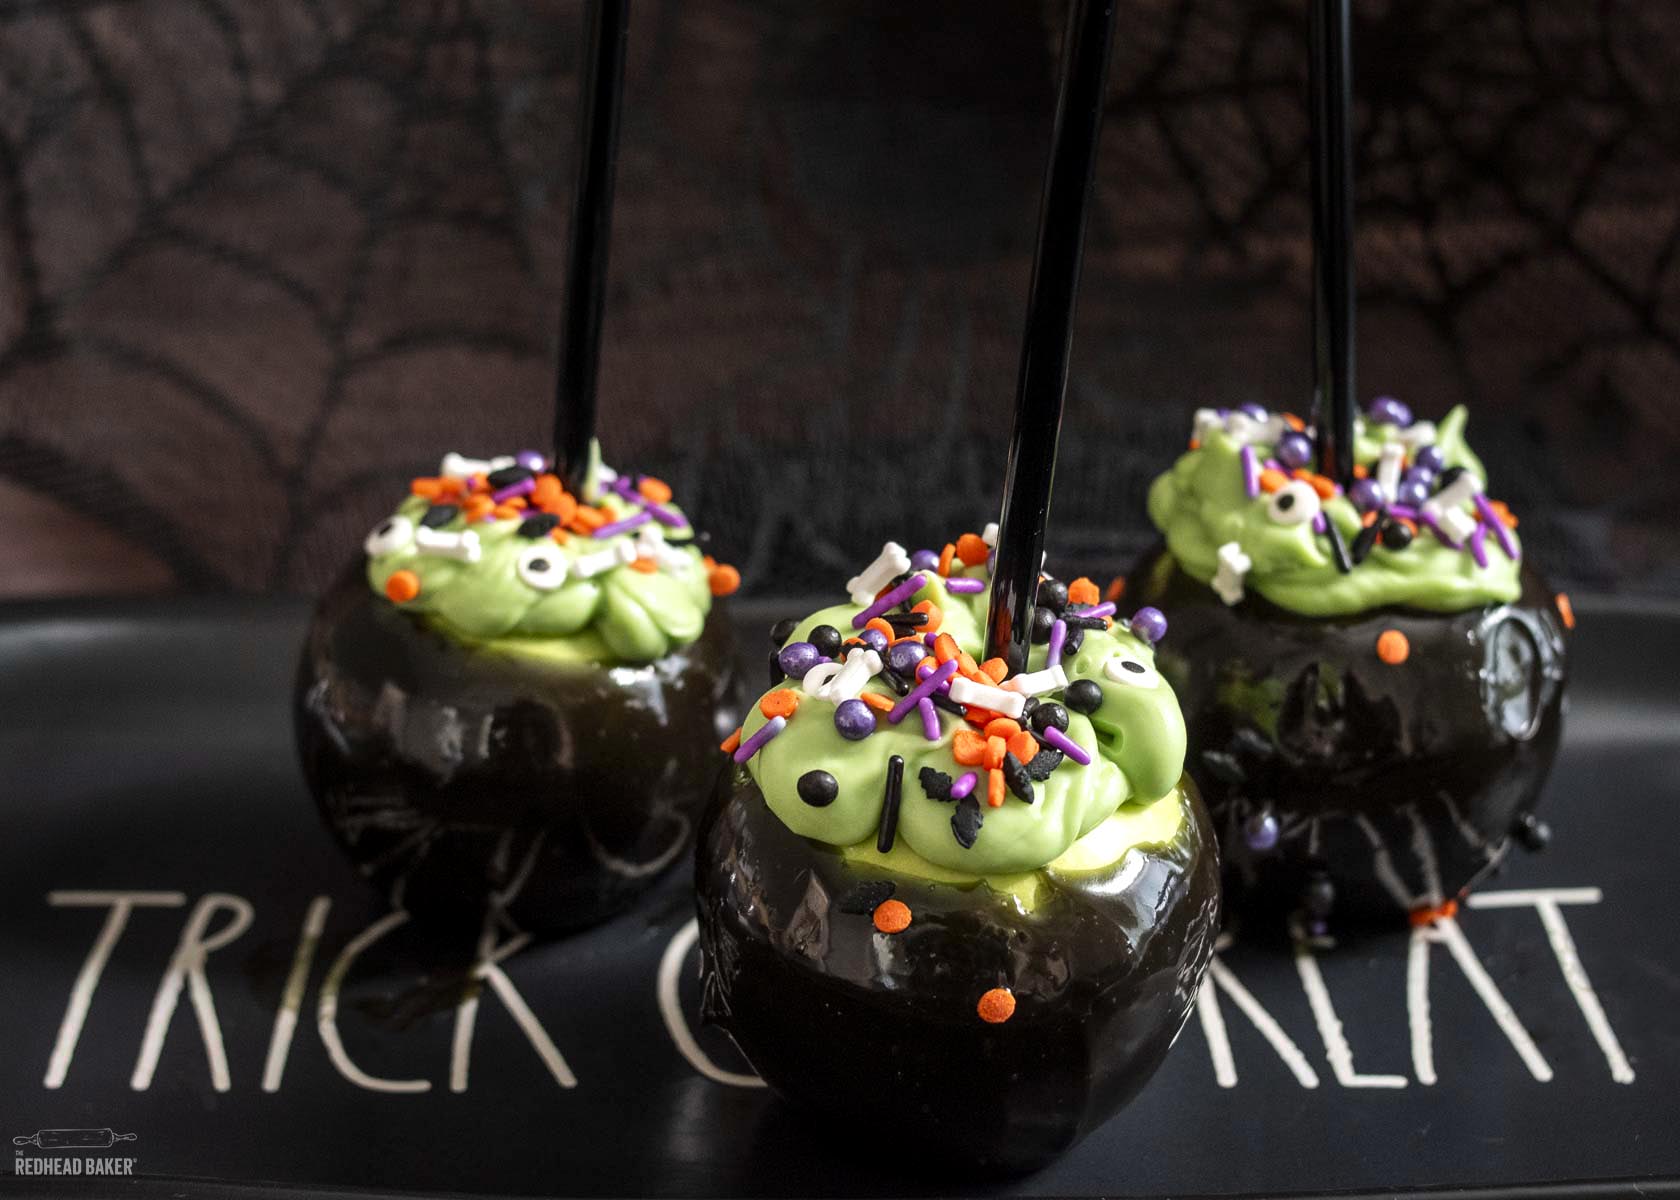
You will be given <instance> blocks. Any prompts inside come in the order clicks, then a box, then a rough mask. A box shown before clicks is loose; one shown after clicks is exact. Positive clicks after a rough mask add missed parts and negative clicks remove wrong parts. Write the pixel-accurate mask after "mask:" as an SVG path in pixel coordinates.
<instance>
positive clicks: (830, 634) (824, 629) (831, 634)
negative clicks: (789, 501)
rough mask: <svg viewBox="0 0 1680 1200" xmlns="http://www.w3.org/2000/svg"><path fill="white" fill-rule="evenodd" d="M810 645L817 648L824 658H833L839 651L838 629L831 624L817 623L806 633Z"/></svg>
mask: <svg viewBox="0 0 1680 1200" xmlns="http://www.w3.org/2000/svg"><path fill="white" fill-rule="evenodd" d="M807 636H809V638H810V639H811V645H813V646H815V647H816V648H817V653H818V654H821V655H822V656H823V657H824V658H833V657H834V656H835V655H836V654H839V653H840V631H839V630H838V629H836V628H834V626H832V625H818V626H817V627H816V628H815V629H813V630H811V632H810V634H808V635H807Z"/></svg>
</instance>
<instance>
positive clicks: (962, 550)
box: [957, 533, 992, 567]
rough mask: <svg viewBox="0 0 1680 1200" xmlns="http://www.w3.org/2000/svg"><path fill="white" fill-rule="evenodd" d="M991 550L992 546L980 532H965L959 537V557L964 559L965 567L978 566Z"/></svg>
mask: <svg viewBox="0 0 1680 1200" xmlns="http://www.w3.org/2000/svg"><path fill="white" fill-rule="evenodd" d="M991 552H992V548H991V547H990V546H988V545H986V543H985V541H984V540H983V539H982V538H981V537H980V535H979V534H978V533H965V534H963V535H962V536H961V537H960V538H958V539H957V557H958V558H960V559H962V562H963V566H965V567H978V566H979V565H980V564H981V563H983V562H985V561H986V556H987V555H988V554H990V553H991Z"/></svg>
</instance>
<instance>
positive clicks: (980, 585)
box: [945, 575, 986, 596]
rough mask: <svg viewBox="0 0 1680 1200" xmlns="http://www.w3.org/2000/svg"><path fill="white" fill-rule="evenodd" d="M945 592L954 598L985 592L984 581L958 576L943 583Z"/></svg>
mask: <svg viewBox="0 0 1680 1200" xmlns="http://www.w3.org/2000/svg"><path fill="white" fill-rule="evenodd" d="M945 590H946V591H947V592H950V593H951V594H952V595H956V596H964V595H967V596H972V595H974V594H975V593H977V592H983V591H985V590H986V581H985V580H984V579H967V578H965V577H963V576H960V575H959V576H957V577H955V578H952V579H947V580H946V581H945Z"/></svg>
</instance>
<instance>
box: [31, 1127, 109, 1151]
mask: <svg viewBox="0 0 1680 1200" xmlns="http://www.w3.org/2000/svg"><path fill="white" fill-rule="evenodd" d="M134 1140H135V1135H134V1134H132V1133H117V1132H116V1131H115V1130H111V1129H39V1130H36V1131H35V1132H34V1133H27V1134H21V1135H19V1136H18V1137H14V1138H13V1139H12V1145H14V1146H39V1147H40V1148H41V1149H42V1150H109V1149H110V1148H111V1147H112V1146H114V1145H116V1144H117V1143H118V1142H132V1141H134Z"/></svg>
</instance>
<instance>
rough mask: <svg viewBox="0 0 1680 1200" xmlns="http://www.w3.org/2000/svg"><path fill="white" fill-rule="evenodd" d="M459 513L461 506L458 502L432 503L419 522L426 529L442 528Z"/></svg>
mask: <svg viewBox="0 0 1680 1200" xmlns="http://www.w3.org/2000/svg"><path fill="white" fill-rule="evenodd" d="M460 515H461V506H460V505H459V504H434V505H432V506H431V507H430V508H428V509H427V510H426V512H425V514H424V515H423V516H422V517H421V518H420V524H422V525H424V526H425V527H426V528H427V529H442V528H443V527H444V526H445V525H447V524H449V522H451V521H453V520H454V519H455V518H456V517H458V516H460Z"/></svg>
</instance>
